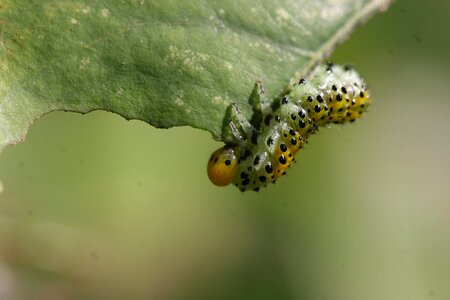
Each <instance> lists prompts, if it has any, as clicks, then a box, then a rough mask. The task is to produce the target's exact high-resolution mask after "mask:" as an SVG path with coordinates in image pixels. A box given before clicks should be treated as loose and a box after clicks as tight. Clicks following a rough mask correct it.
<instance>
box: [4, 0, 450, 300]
mask: <svg viewBox="0 0 450 300" xmlns="http://www.w3.org/2000/svg"><path fill="white" fill-rule="evenodd" d="M449 15H450V2H449V1H448V0H435V1H420V0H415V1H412V0H403V1H402V0H399V1H397V2H396V3H394V4H393V5H392V7H391V9H390V10H389V11H388V12H386V13H384V14H381V15H378V16H376V17H375V18H373V19H372V20H370V21H369V22H368V23H367V24H366V25H365V26H363V27H361V28H359V29H358V30H357V31H356V32H355V34H353V35H352V36H351V38H350V39H349V40H348V41H347V42H345V44H343V45H342V46H340V47H339V48H338V49H337V51H336V52H335V53H334V54H333V57H332V59H333V60H334V61H336V62H338V63H347V62H350V63H353V64H354V65H355V66H357V69H358V70H359V71H360V73H362V74H363V75H364V77H365V78H366V79H367V81H368V82H369V84H370V87H371V91H372V95H373V98H374V105H373V106H372V107H371V109H370V112H369V113H368V114H367V115H366V117H365V118H363V119H362V120H361V121H358V122H356V123H355V124H352V125H345V126H332V127H331V128H326V129H323V130H321V132H320V133H319V134H318V135H315V136H313V137H311V140H310V144H309V146H308V147H307V149H306V150H304V151H303V152H302V153H301V154H300V156H299V161H298V164H297V165H296V166H295V167H294V168H292V169H291V170H290V171H289V172H288V173H289V174H288V176H286V177H284V178H283V179H282V180H279V181H278V182H277V184H276V185H274V186H270V187H269V188H267V189H264V190H262V191H261V192H259V193H240V192H239V191H238V190H237V189H235V188H233V187H228V188H217V187H214V186H213V185H212V184H210V183H209V181H208V178H207V176H206V173H205V167H206V161H207V159H208V158H209V155H210V153H211V152H212V151H213V150H215V148H217V147H219V146H220V143H218V142H215V141H213V140H212V139H211V136H210V134H209V133H207V132H204V131H200V130H196V129H193V128H188V127H185V128H173V129H170V130H158V129H155V128H153V127H151V126H149V125H147V124H145V123H143V122H139V121H130V122H128V121H125V120H124V119H122V118H121V117H119V116H117V115H114V114H111V113H106V112H94V113H90V114H87V115H79V114H70V113H51V114H49V115H47V116H45V117H44V118H42V119H40V120H38V121H36V122H35V124H34V125H33V126H32V128H31V129H30V131H29V134H28V136H27V139H26V141H25V142H23V143H21V144H18V145H16V146H13V147H9V148H7V149H6V150H5V151H4V152H3V154H2V155H1V156H0V177H1V178H2V180H3V185H4V191H3V193H2V194H0V299H2V300H6V299H7V300H9V299H161V300H165V299H169V300H170V299H196V300H197V299H282V300H284V299H308V300H315V299H333V300H334V299H337V300H353V299H354V300H356V299H358V300H359V299H365V300H370V299H373V300H378V299H395V300H397V299H409V300H416V299H417V300H419V299H443V300H444V299H450V117H449V116H450V55H449V53H450V31H449V30H450V18H449V17H448V16H449Z"/></svg>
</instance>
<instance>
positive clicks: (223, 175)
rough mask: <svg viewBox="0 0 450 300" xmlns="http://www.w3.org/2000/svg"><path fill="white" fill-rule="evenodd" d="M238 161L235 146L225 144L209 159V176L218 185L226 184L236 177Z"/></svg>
mask: <svg viewBox="0 0 450 300" xmlns="http://www.w3.org/2000/svg"><path fill="white" fill-rule="evenodd" d="M237 170H238V163H237V159H236V154H235V153H234V148H233V147H230V146H224V147H222V148H220V149H217V150H216V151H214V153H213V154H212V155H211V158H210V159H209V161H208V177H209V179H210V180H211V182H212V183H214V184H215V185H217V186H226V185H228V184H230V183H231V182H232V181H233V179H234V177H236V174H237Z"/></svg>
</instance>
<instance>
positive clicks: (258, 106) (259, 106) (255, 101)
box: [249, 81, 272, 118]
mask: <svg viewBox="0 0 450 300" xmlns="http://www.w3.org/2000/svg"><path fill="white" fill-rule="evenodd" d="M249 101H250V104H251V105H252V107H253V111H254V112H255V113H260V114H261V116H262V118H264V117H265V116H267V115H268V114H270V113H272V108H271V107H270V102H269V100H268V99H267V97H266V95H265V91H264V86H263V84H262V82H261V81H257V82H256V83H255V87H254V88H253V91H252V94H251V95H250V100H249Z"/></svg>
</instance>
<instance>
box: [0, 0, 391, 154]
mask: <svg viewBox="0 0 450 300" xmlns="http://www.w3.org/2000/svg"><path fill="white" fill-rule="evenodd" d="M388 3H389V0H358V1H357V0H334V1H332V0H309V1H308V0H304V1H301V0H298V1H294V0H278V1H276V0H252V1H250V0H248V1H233V0H222V1H200V0H196V1H180V0H165V1H159V0H153V1H151V0H97V1H87V0H86V1H82V0H81V1H74V0H70V1H69V0H60V1H53V0H40V1H27V0H3V1H1V2H0V72H1V73H0V74H1V75H0V148H2V147H3V146H5V145H7V144H11V143H16V142H18V141H20V140H21V139H23V138H24V136H25V134H26V131H27V129H28V127H29V126H30V124H31V123H32V121H33V120H34V119H36V118H39V117H40V116H42V115H44V114H46V113H48V112H51V111H55V110H64V111H74V112H81V113H87V112H90V111H92V110H106V111H110V112H114V113H117V114H119V115H121V116H123V117H125V118H126V119H138V120H143V121H145V122H148V123H149V124H151V125H153V126H156V127H162V128H169V127H172V126H182V125H190V126H192V127H196V128H202V129H205V130H208V131H209V132H211V133H212V134H213V136H214V137H215V138H216V139H220V137H221V130H222V122H223V118H224V115H225V111H226V108H227V107H228V106H229V104H230V103H232V102H235V103H238V104H239V105H240V106H241V108H242V109H243V111H244V113H246V114H249V113H250V106H249V105H248V97H249V95H250V93H251V91H252V88H253V85H254V83H255V81H256V80H262V81H263V82H264V84H265V87H266V91H267V93H268V96H270V97H274V96H275V95H277V94H279V93H280V92H281V91H282V90H283V88H284V87H285V86H286V85H287V84H288V83H289V80H290V79H293V78H298V76H300V74H301V73H304V72H306V71H307V70H308V69H310V68H311V67H312V66H313V65H314V64H316V63H317V62H319V61H320V60H321V59H323V58H324V57H326V56H327V55H328V54H330V52H331V51H332V49H333V48H334V47H335V45H336V44H337V43H339V42H341V41H342V40H343V39H344V38H346V37H347V36H348V35H349V33H350V31H351V30H352V29H353V28H354V27H355V25H356V24H358V23H360V22H363V21H366V19H367V18H368V16H369V15H371V14H372V13H374V12H376V11H378V10H382V9H385V8H386V7H387V5H388Z"/></svg>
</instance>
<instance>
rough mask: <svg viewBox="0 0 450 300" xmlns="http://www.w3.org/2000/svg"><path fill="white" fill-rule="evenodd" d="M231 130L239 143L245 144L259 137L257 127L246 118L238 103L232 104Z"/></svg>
mask: <svg viewBox="0 0 450 300" xmlns="http://www.w3.org/2000/svg"><path fill="white" fill-rule="evenodd" d="M230 119H231V121H230V129H231V133H232V134H233V136H234V137H235V139H236V141H237V142H238V143H245V141H247V140H249V139H250V140H253V139H255V137H256V136H257V132H256V129H255V127H253V125H252V124H251V123H250V122H249V121H248V120H247V119H246V118H245V115H244V114H243V113H242V112H241V109H240V108H239V106H238V105H237V104H236V103H233V104H231V115H230Z"/></svg>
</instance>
